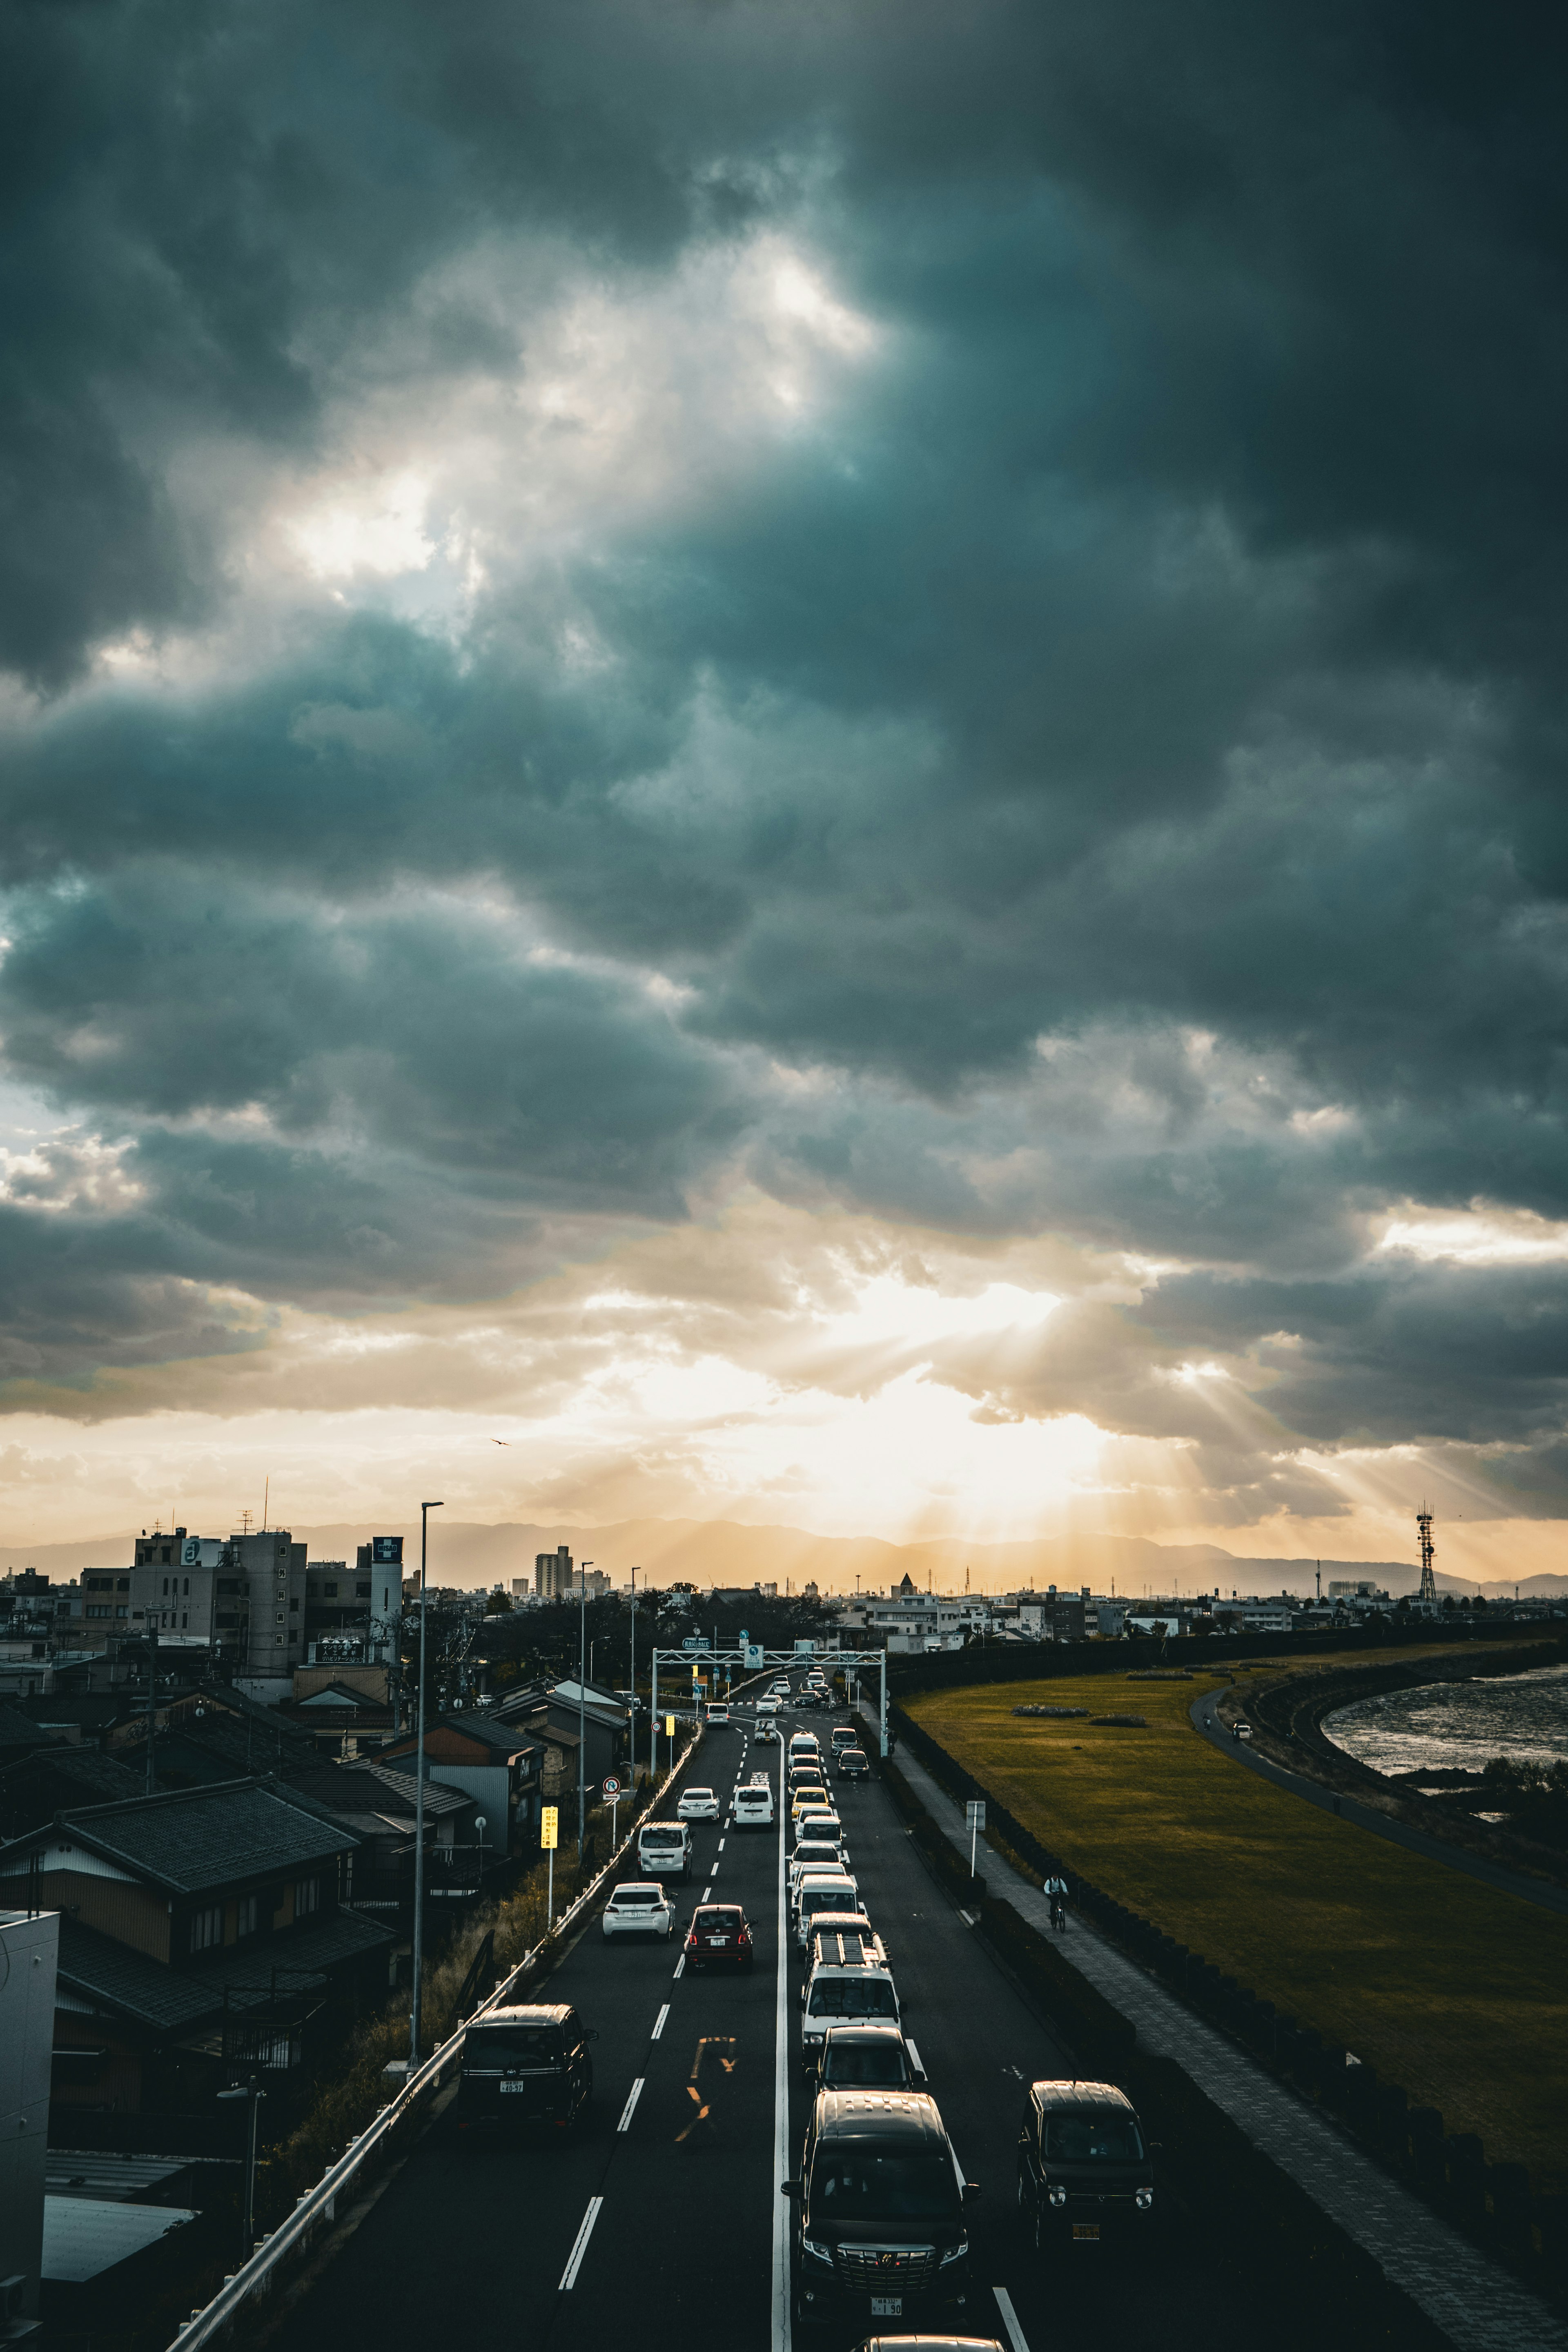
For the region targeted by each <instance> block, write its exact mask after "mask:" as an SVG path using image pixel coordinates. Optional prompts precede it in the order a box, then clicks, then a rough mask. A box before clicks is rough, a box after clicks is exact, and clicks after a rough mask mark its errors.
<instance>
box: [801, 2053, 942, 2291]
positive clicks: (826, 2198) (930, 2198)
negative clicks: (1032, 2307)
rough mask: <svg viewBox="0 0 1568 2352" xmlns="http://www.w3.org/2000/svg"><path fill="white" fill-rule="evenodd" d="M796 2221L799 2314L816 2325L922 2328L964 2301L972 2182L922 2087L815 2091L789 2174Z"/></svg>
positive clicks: (935, 2105) (935, 2107)
mask: <svg viewBox="0 0 1568 2352" xmlns="http://www.w3.org/2000/svg"><path fill="white" fill-rule="evenodd" d="M979 2194H980V2191H979V2189H977V2188H976V2187H975V2186H974V2184H973V2181H966V2180H965V2179H964V2178H963V2174H962V2173H961V2172H960V2171H959V2168H958V2159H957V2158H956V2157H955V2156H954V2155H953V2152H952V2143H951V2142H950V2141H949V2139H948V2137H947V2134H946V2132H945V2131H944V2130H943V2128H942V2116H941V2114H940V2112H939V2111H938V2108H937V2104H936V2101H935V2100H934V2099H933V2098H931V2096H930V2095H928V2094H926V2093H924V2092H920V2091H861V2090H856V2091H819V2092H818V2093H817V2095H816V2104H815V2105H814V2107H813V2109H812V2116H811V2123H810V2125H809V2126H808V2128H807V2131H806V2135H805V2154H804V2156H803V2158H802V2159H801V2177H800V2179H798V2180H786V2181H785V2182H784V2195H785V2196H786V2197H788V2198H791V2199H793V2200H795V2207H796V2221H795V2323H796V2325H797V2326H811V2325H812V2324H813V2323H815V2322H817V2321H826V2320H837V2321H838V2322H840V2323H843V2322H845V2321H853V2322H857V2323H861V2324H863V2323H865V2322H867V2321H876V2320H883V2319H889V2320H898V2321H900V2322H902V2323H903V2324H904V2327H905V2328H907V2326H908V2325H909V2323H910V2322H911V2321H914V2322H918V2323H921V2324H922V2325H923V2324H925V2323H927V2322H929V2321H931V2320H932V2319H935V2318H936V2317H937V2316H938V2315H940V2314H942V2313H943V2312H945V2311H948V2310H950V2309H952V2307H953V2306H957V2307H959V2308H962V2307H963V2305H964V2304H966V2303H967V2301H968V2298H969V2231H968V2226H967V2224H966V2222H965V2220H964V2211H963V2209H964V2207H965V2205H967V2204H968V2203H969V2202H970V2201H971V2200H972V2199H973V2198H975V2197H978V2195H979Z"/></svg>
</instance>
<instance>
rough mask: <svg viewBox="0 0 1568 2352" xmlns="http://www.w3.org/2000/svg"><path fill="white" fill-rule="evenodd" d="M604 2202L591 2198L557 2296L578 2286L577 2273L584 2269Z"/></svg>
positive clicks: (562, 2274) (600, 2198) (598, 2198)
mask: <svg viewBox="0 0 1568 2352" xmlns="http://www.w3.org/2000/svg"><path fill="white" fill-rule="evenodd" d="M604 2201H605V2200H604V2199H603V2198H602V2197H590V2198H589V2200H588V2210H587V2211H586V2212H585V2213H584V2216H583V2226H582V2228H581V2229H580V2230H579V2231H578V2232H577V2242H576V2243H575V2244H574V2247H573V2249H572V2252H571V2254H570V2256H569V2257H568V2260H567V2263H566V2267H565V2269H564V2270H563V2272H562V2273H561V2284H560V2285H559V2286H558V2287H557V2288H556V2290H555V2292H556V2294H565V2293H566V2291H567V2289H568V2288H569V2287H574V2286H575V2285H576V2284H577V2273H578V2272H579V2271H580V2270H581V2269H582V2267H583V2257H584V2254H585V2253H586V2252H587V2251H588V2241H589V2239H590V2238H591V2237H592V2236H593V2234H594V2224H595V2221H597V2220H598V2218H599V2208H600V2207H601V2206H602V2205H603V2203H604Z"/></svg>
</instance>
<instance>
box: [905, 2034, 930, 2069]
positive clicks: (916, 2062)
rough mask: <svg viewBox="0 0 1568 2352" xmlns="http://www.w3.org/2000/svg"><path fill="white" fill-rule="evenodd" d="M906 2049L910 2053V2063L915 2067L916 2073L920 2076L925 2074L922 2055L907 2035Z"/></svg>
mask: <svg viewBox="0 0 1568 2352" xmlns="http://www.w3.org/2000/svg"><path fill="white" fill-rule="evenodd" d="M904 2048H905V2049H906V2050H907V2051H908V2052H909V2053H910V2065H911V2066H913V2068H914V2069H915V2072H916V2073H917V2074H924V2073H925V2068H924V2067H923V2066H922V2065H921V2053H920V2052H919V2051H918V2050H917V2049H916V2048H915V2045H914V2043H913V2042H911V2041H910V2037H909V2035H908V2034H907V2033H906V2034H905V2036H904Z"/></svg>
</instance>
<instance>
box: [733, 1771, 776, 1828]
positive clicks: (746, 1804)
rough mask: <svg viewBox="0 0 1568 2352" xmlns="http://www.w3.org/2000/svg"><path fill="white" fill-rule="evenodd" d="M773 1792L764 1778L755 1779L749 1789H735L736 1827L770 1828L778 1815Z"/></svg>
mask: <svg viewBox="0 0 1568 2352" xmlns="http://www.w3.org/2000/svg"><path fill="white" fill-rule="evenodd" d="M777 1811H778V1809H777V1807H776V1806H775V1805H774V1803H773V1790H772V1789H771V1788H770V1786H769V1785H768V1783H767V1781H765V1780H763V1782H762V1783H761V1784H760V1785H759V1784H758V1783H756V1782H754V1781H753V1783H752V1786H751V1787H750V1788H749V1789H737V1790H736V1791H735V1827H736V1828H737V1829H738V1830H770V1829H772V1827H773V1822H774V1820H775V1818H776V1816H777Z"/></svg>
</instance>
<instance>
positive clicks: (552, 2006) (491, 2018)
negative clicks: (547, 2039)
mask: <svg viewBox="0 0 1568 2352" xmlns="http://www.w3.org/2000/svg"><path fill="white" fill-rule="evenodd" d="M571 2014H572V2004H571V2002H570V2001H569V2000H536V2001H529V2002H525V2003H522V2004H520V2005H519V2006H518V2007H516V2008H512V2009H487V2010H486V2011H485V2013H484V2015H483V2016H482V2017H476V2018H474V2019H473V2020H471V2021H470V2023H469V2026H468V2032H470V2033H471V2032H473V2031H474V2028H475V2026H477V2025H563V2024H564V2023H565V2021H566V2020H567V2019H568V2018H569V2017H570V2016H571Z"/></svg>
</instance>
